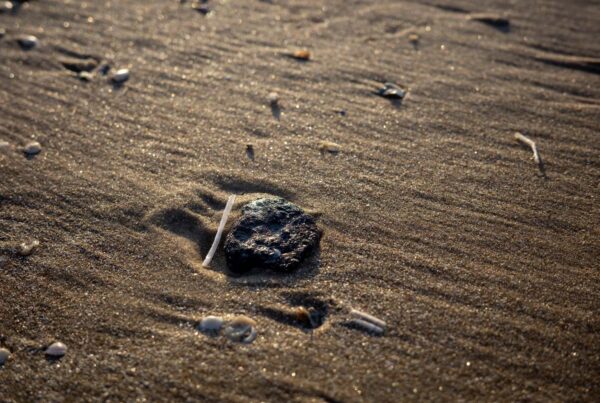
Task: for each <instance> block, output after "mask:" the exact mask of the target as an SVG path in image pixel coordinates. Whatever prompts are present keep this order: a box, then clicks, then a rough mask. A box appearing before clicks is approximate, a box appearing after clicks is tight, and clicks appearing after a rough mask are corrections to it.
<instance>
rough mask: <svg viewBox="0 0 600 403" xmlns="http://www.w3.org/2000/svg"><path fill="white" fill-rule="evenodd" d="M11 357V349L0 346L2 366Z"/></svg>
mask: <svg viewBox="0 0 600 403" xmlns="http://www.w3.org/2000/svg"><path fill="white" fill-rule="evenodd" d="M9 358H10V351H8V349H6V348H0V366H2V365H4V363H5V362H6V361H8V359H9Z"/></svg>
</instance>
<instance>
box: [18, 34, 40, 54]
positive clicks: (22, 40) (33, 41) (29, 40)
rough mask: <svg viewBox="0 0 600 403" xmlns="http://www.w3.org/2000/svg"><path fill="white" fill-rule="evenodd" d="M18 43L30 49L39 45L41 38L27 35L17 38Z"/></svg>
mask: <svg viewBox="0 0 600 403" xmlns="http://www.w3.org/2000/svg"><path fill="white" fill-rule="evenodd" d="M17 43H18V44H19V45H20V46H21V48H23V49H25V50H29V49H32V48H35V47H36V46H37V45H38V43H39V40H38V38H36V37H35V36H33V35H25V36H21V37H19V38H17Z"/></svg>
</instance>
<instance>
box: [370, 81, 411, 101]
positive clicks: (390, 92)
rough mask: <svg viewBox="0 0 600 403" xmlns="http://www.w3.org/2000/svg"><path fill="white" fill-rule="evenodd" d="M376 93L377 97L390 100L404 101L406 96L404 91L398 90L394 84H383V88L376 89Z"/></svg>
mask: <svg viewBox="0 0 600 403" xmlns="http://www.w3.org/2000/svg"><path fill="white" fill-rule="evenodd" d="M376 93H377V95H379V96H382V97H384V98H391V99H404V97H405V96H406V90H404V89H402V88H400V87H399V86H397V85H396V84H394V83H389V82H388V83H385V84H383V87H381V88H380V89H378V90H377V92H376Z"/></svg>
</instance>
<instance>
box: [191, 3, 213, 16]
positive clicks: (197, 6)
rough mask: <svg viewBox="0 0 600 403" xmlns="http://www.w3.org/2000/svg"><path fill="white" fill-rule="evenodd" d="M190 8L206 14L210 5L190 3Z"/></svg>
mask: <svg viewBox="0 0 600 403" xmlns="http://www.w3.org/2000/svg"><path fill="white" fill-rule="evenodd" d="M192 8H193V9H194V10H196V11H198V12H199V13H200V14H202V15H207V14H208V13H210V7H208V6H206V5H203V4H200V3H194V4H192Z"/></svg>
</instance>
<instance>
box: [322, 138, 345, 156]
mask: <svg viewBox="0 0 600 403" xmlns="http://www.w3.org/2000/svg"><path fill="white" fill-rule="evenodd" d="M341 148H342V147H341V146H340V145H339V144H337V143H333V142H331V141H321V142H320V143H319V150H321V153H326V152H328V153H330V154H337V153H339V152H340V150H341Z"/></svg>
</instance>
